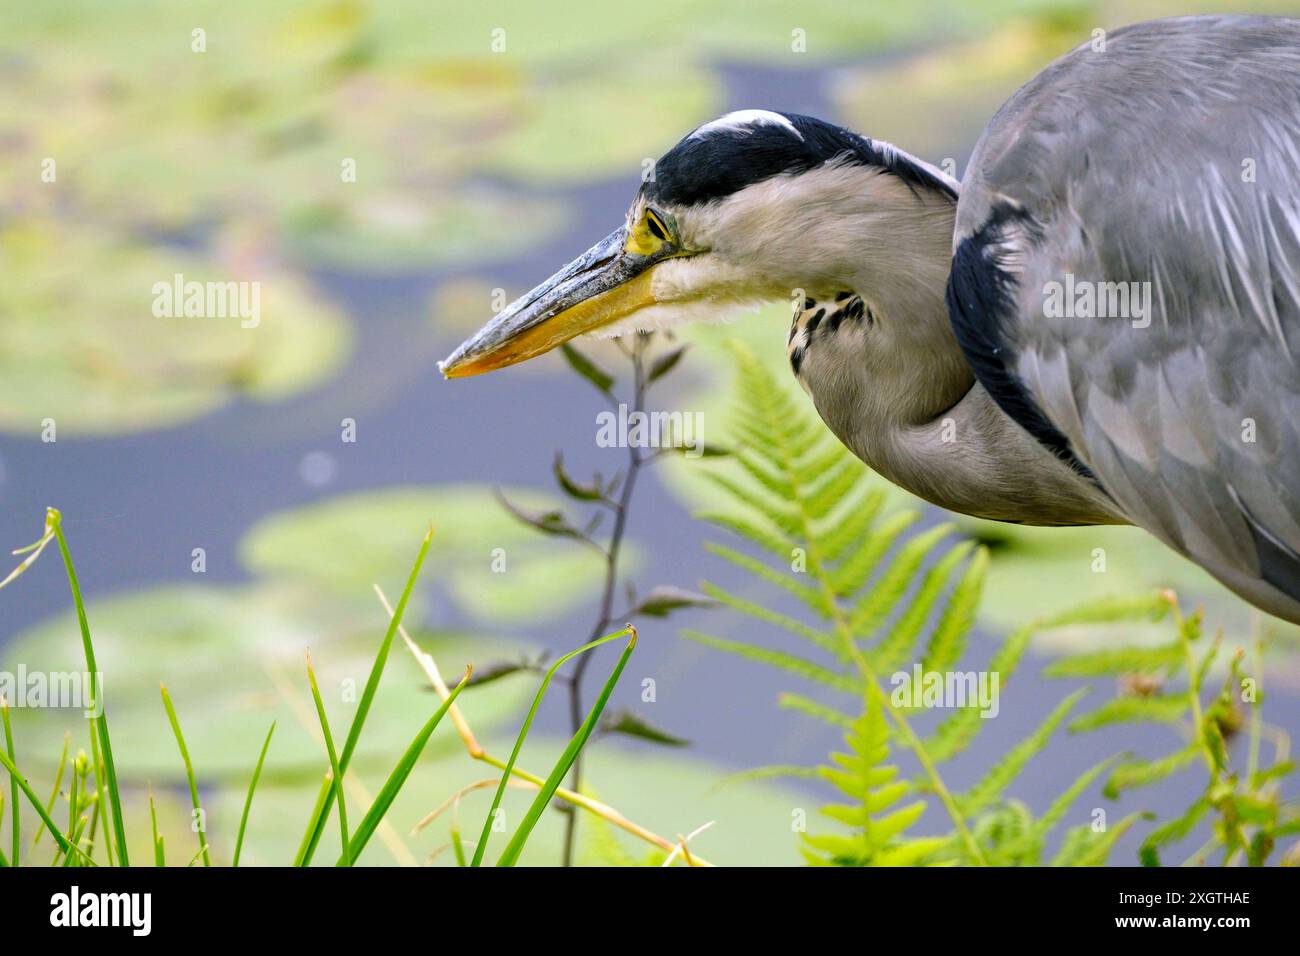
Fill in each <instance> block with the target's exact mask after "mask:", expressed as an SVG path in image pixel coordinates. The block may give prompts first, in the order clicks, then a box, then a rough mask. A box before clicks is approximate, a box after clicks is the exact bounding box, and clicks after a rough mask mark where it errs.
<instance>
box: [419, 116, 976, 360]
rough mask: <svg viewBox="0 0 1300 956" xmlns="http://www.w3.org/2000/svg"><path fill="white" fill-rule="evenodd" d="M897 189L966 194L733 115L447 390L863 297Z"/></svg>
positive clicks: (486, 341) (844, 133) (474, 352)
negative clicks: (584, 341) (857, 280)
mask: <svg viewBox="0 0 1300 956" xmlns="http://www.w3.org/2000/svg"><path fill="white" fill-rule="evenodd" d="M886 180H887V181H888V190H889V191H890V192H891V194H892V193H893V192H897V193H898V194H899V195H903V194H907V193H910V197H909V199H908V201H914V200H915V199H916V197H917V196H918V195H919V193H918V189H920V190H922V191H925V192H930V191H933V192H936V193H938V194H942V195H943V196H944V197H945V199H947V200H953V199H955V196H956V184H955V183H954V182H953V181H952V180H951V179H949V178H948V177H947V176H945V175H944V174H943V173H941V172H939V171H938V170H937V169H935V168H934V167H932V166H929V165H928V164H925V163H923V162H921V161H920V160H917V159H915V158H913V157H911V156H908V155H907V154H905V153H902V152H901V151H898V150H895V149H894V148H893V147H891V146H888V145H886V144H883V143H878V142H876V141H874V140H870V139H867V138H865V137H862V136H859V135H858V134H856V133H853V132H850V131H849V130H846V129H843V128H841V127H838V126H834V125H832V124H830V123H825V122H823V121H821V120H817V119H813V118H811V117H807V116H799V115H795V114H784V113H775V112H769V111H767V110H742V111H739V112H735V113H729V114H727V115H726V116H723V117H721V118H720V119H717V120H714V121H713V122H711V123H706V124H705V125H703V126H701V127H699V128H698V129H696V130H694V131H693V132H692V133H690V134H689V135H688V136H687V137H686V138H685V139H683V140H682V141H681V142H679V143H678V144H677V145H676V146H674V147H673V148H672V149H671V150H669V151H668V152H667V153H665V154H664V155H663V156H662V157H661V158H660V159H659V160H658V161H657V162H656V163H655V164H654V166H653V168H652V170H651V171H650V172H649V173H648V175H647V177H646V180H645V182H644V183H643V184H642V186H641V188H640V189H639V190H638V191H637V194H636V197H635V198H634V199H633V201H632V205H631V207H630V208H629V209H628V213H627V218H626V221H625V222H624V223H623V224H622V225H620V226H619V227H618V228H617V229H615V230H614V231H613V232H611V233H610V234H609V235H608V236H606V237H605V238H603V239H601V240H600V241H599V242H597V243H596V244H595V245H594V246H592V247H591V248H590V249H588V250H587V251H586V252H584V253H583V254H582V255H581V256H579V257H578V258H576V259H574V260H573V261H572V262H570V263H569V264H568V265H566V266H565V267H564V268H562V269H560V270H559V271H558V272H556V273H555V274H554V275H552V276H551V277H550V278H549V279H547V280H545V281H544V282H542V283H541V284H540V285H538V286H537V287H536V288H534V289H533V290H532V291H531V292H528V293H527V294H525V295H523V296H521V297H520V298H519V299H516V300H515V301H514V302H512V303H510V305H508V306H506V308H505V309H504V310H502V311H501V312H500V313H499V314H498V315H497V316H496V317H495V318H494V319H493V320H492V321H490V322H488V323H487V324H486V325H485V326H484V327H483V328H482V329H480V330H479V331H478V332H477V333H475V335H473V336H472V337H471V338H469V339H468V340H466V341H465V342H463V343H462V344H461V345H460V346H459V347H458V348H457V349H456V350H455V351H454V352H453V353H452V354H451V355H450V356H449V357H448V358H447V359H446V360H445V361H443V362H441V363H440V364H439V368H440V369H441V370H442V372H443V374H444V375H445V376H447V377H448V378H460V377H463V376H468V375H477V374H479V373H481V372H488V371H492V370H494V369H498V368H504V367H506V366H508V365H514V364H516V363H518V362H523V361H526V360H527V359H530V358H533V357H535V356H537V355H541V354H542V353H544V352H548V351H550V350H551V349H553V348H556V347H557V346H559V345H561V344H563V343H564V342H567V341H568V340H570V339H572V338H574V337H576V336H579V335H583V334H585V333H593V334H597V335H619V334H622V333H624V332H627V331H630V330H632V329H654V328H661V327H664V326H667V325H673V324H677V323H680V322H684V321H695V320H701V319H708V320H715V321H716V320H719V319H724V318H727V317H729V316H731V315H733V314H734V313H735V312H736V311H738V310H743V309H745V308H748V307H752V306H755V305H760V304H762V303H764V302H769V301H774V300H790V299H792V298H794V297H795V296H796V295H800V296H801V295H802V294H803V292H805V291H807V292H811V291H814V290H816V289H819V288H836V289H843V288H852V287H853V286H852V284H851V283H852V281H853V276H852V275H849V274H846V273H849V272H852V271H853V270H854V269H857V268H858V267H859V266H860V263H861V261H862V260H863V258H864V248H863V244H864V242H865V241H867V240H868V239H869V238H871V237H870V236H868V235H864V233H870V232H871V231H872V228H873V227H872V225H871V223H870V221H871V217H872V215H873V214H879V212H880V210H881V208H882V203H884V199H885V197H884V195H883V193H882V190H881V189H880V188H873V186H872V184H873V183H874V182H876V181H882V182H883V181H886ZM886 204H887V203H886ZM881 238H883V237H881ZM796 290H799V291H798V292H796Z"/></svg>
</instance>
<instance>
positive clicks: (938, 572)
mask: <svg viewBox="0 0 1300 956" xmlns="http://www.w3.org/2000/svg"><path fill="white" fill-rule="evenodd" d="M924 537H925V536H924V535H921V536H920V538H924ZM918 540H919V539H918ZM974 546H975V545H974V542H972V541H962V542H960V543H958V544H956V545H954V546H953V547H951V548H949V549H948V552H947V553H946V554H944V555H943V557H941V558H940V559H939V560H938V561H936V562H935V564H934V565H933V566H932V567H931V568H930V570H929V571H927V572H926V573H925V576H924V577H922V578H921V585H920V587H918V588H917V589H916V593H915V594H913V595H912V599H911V601H910V602H909V603H908V605H907V607H906V608H905V609H904V611H903V613H902V614H900V615H899V617H898V620H897V621H895V622H894V625H893V627H891V628H890V629H889V633H888V634H886V635H885V636H884V637H883V638H881V639H880V640H879V641H878V642H877V644H876V646H875V647H873V648H871V649H870V650H869V651H868V652H867V655H866V657H867V661H868V662H869V663H870V666H871V667H872V669H873V670H875V671H878V672H883V673H888V672H890V671H893V670H896V669H897V668H898V667H899V665H901V664H902V663H904V662H905V661H907V660H908V659H909V658H912V659H915V658H916V657H918V656H919V655H918V654H915V653H914V651H915V645H916V643H917V641H918V639H919V638H920V636H921V629H922V628H923V627H925V622H926V621H928V620H929V619H930V617H931V614H932V613H933V611H934V608H935V605H936V604H937V603H938V602H939V598H940V596H941V595H942V594H943V592H944V590H945V589H946V588H947V586H948V580H949V578H951V577H952V574H953V572H954V571H955V570H956V568H957V565H959V564H960V563H961V562H962V561H964V560H966V556H967V555H968V554H970V551H971V548H973V547H974Z"/></svg>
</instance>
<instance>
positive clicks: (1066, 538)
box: [957, 516, 1300, 683]
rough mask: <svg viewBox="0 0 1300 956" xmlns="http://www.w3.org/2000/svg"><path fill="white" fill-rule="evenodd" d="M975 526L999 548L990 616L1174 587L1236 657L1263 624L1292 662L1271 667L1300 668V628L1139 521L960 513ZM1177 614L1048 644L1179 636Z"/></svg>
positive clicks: (1017, 618) (1026, 614)
mask: <svg viewBox="0 0 1300 956" xmlns="http://www.w3.org/2000/svg"><path fill="white" fill-rule="evenodd" d="M957 521H958V524H959V526H960V527H961V528H962V530H964V531H965V532H966V533H968V534H971V535H972V536H974V537H976V538H978V539H980V540H982V541H984V542H985V543H987V544H988V545H989V546H990V547H991V548H992V551H993V554H992V560H991V561H990V563H989V575H988V579H987V583H986V585H985V589H984V600H983V603H982V604H981V606H980V619H981V621H983V622H984V623H985V625H986V626H989V627H992V628H997V629H1000V630H1009V629H1011V628H1014V627H1018V626H1020V625H1023V624H1025V623H1026V622H1028V621H1031V620H1033V619H1034V618H1036V617H1039V616H1042V615H1045V614H1049V613H1051V612H1054V611H1062V610H1065V609H1067V608H1070V607H1075V606H1077V605H1081V604H1085V603H1087V602H1088V601H1090V600H1094V599H1099V598H1104V597H1123V596H1126V595H1138V594H1142V593H1150V592H1151V591H1155V590H1159V589H1164V588H1169V589H1172V590H1173V591H1174V592H1175V593H1177V595H1178V598H1179V602H1180V604H1181V606H1182V608H1183V610H1184V612H1185V613H1191V612H1192V611H1193V610H1195V609H1197V608H1203V609H1204V611H1205V621H1206V628H1205V629H1206V632H1207V633H1210V634H1214V633H1216V632H1217V631H1219V630H1220V629H1222V631H1223V634H1224V645H1225V647H1226V648H1228V650H1227V651H1226V652H1225V653H1224V655H1223V659H1224V660H1225V661H1226V660H1227V659H1228V658H1229V657H1231V653H1232V651H1233V650H1234V649H1236V648H1238V647H1248V646H1249V644H1250V642H1251V640H1252V635H1253V634H1254V628H1255V627H1256V626H1259V627H1263V628H1265V629H1266V630H1267V632H1268V633H1270V634H1273V635H1276V636H1277V637H1278V638H1279V640H1277V641H1275V642H1274V648H1273V650H1274V651H1275V652H1276V653H1278V654H1280V655H1282V656H1283V657H1284V658H1285V660H1286V663H1287V666H1286V667H1280V668H1279V667H1275V668H1272V669H1271V672H1274V673H1276V674H1277V675H1278V677H1279V679H1286V680H1287V682H1288V683H1293V682H1294V681H1295V679H1296V678H1295V677H1294V676H1289V677H1287V678H1283V677H1282V675H1284V674H1289V675H1300V670H1297V668H1296V666H1295V663H1296V660H1297V656H1296V655H1297V650H1300V628H1297V627H1295V626H1294V625H1290V624H1286V623H1284V622H1282V621H1279V620H1277V619H1275V618H1272V617H1269V616H1268V615H1265V614H1263V613H1261V612H1259V611H1256V610H1255V609H1254V608H1253V607H1251V605H1249V604H1247V603H1246V602H1245V601H1243V600H1242V599H1241V598H1239V597H1237V596H1236V595H1235V594H1233V593H1232V592H1231V591H1229V590H1228V589H1227V588H1225V587H1224V586H1223V585H1221V584H1219V583H1218V582H1217V581H1215V580H1214V578H1212V577H1211V576H1210V575H1209V574H1208V573H1206V572H1205V571H1203V570H1202V569H1201V568H1199V567H1197V566H1196V565H1195V564H1193V563H1192V562H1190V561H1188V560H1186V559H1185V558H1183V557H1181V556H1180V555H1178V554H1176V553H1175V552H1173V551H1171V550H1170V549H1169V548H1166V547H1165V546H1164V545H1163V544H1161V543H1160V542H1159V541H1157V540H1156V539H1155V538H1153V537H1151V535H1149V534H1147V533H1146V532H1145V531H1142V530H1141V529H1139V528H1130V527H1091V528H1089V527H1084V528H1033V527H1025V526H1021V525H1010V524H1005V523H1002V522H996V521H982V520H979V519H976V518H966V517H964V516H959V517H958V518H957ZM1169 633H1170V632H1169V624H1168V623H1167V622H1164V623H1155V624H1150V625H1142V624H1124V625H1115V626H1097V625H1094V626H1090V627H1086V628H1062V629H1060V630H1055V631H1051V632H1048V633H1046V634H1044V635H1042V636H1041V637H1040V638H1039V639H1038V644H1039V646H1040V647H1042V648H1043V649H1045V650H1049V651H1062V652H1074V651H1079V650H1088V649H1095V648H1096V647H1099V646H1105V645H1106V644H1114V643H1116V642H1119V641H1123V642H1142V641H1144V640H1145V641H1158V640H1168V639H1169Z"/></svg>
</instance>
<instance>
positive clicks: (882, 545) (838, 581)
mask: <svg viewBox="0 0 1300 956" xmlns="http://www.w3.org/2000/svg"><path fill="white" fill-rule="evenodd" d="M919 517H921V516H920V514H918V513H917V512H915V511H899V512H897V513H895V514H892V515H890V516H889V517H887V518H886V519H885V520H884V521H882V522H881V524H880V527H878V528H874V529H872V531H871V533H870V534H867V535H864V536H863V537H862V538H861V540H860V541H859V543H858V546H857V547H856V548H855V549H854V550H853V551H852V553H850V554H849V555H848V556H847V557H846V558H845V559H844V560H843V561H842V562H841V563H840V565H839V567H837V568H836V569H835V570H834V571H832V572H831V589H832V590H833V591H834V592H835V593H836V595H838V596H839V597H848V596H849V595H851V594H853V593H854V592H856V591H857V590H858V588H860V587H862V585H863V584H864V583H865V582H866V581H867V580H868V579H869V578H870V577H871V574H872V572H873V571H875V569H876V566H877V565H878V564H879V563H880V559H881V558H883V557H884V556H885V554H886V553H887V552H888V551H889V549H890V548H892V547H893V546H894V542H895V541H897V540H898V536H899V535H900V534H902V533H903V532H904V531H906V530H907V528H908V527H909V526H911V525H912V524H913V523H914V522H915V521H916V520H917V519H918V518H919Z"/></svg>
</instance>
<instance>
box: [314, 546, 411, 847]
mask: <svg viewBox="0 0 1300 956" xmlns="http://www.w3.org/2000/svg"><path fill="white" fill-rule="evenodd" d="M432 541H433V529H432V528H430V529H429V530H428V531H426V532H425V535H424V540H423V541H421V542H420V550H419V551H418V552H417V553H416V555H415V564H414V565H412V566H411V573H410V575H408V576H407V579H406V586H405V587H404V588H402V596H401V598H399V599H398V602H397V610H396V611H394V612H393V615H392V617H391V618H390V619H389V622H388V630H387V631H386V632H385V633H384V639H383V641H382V642H381V643H380V645H379V653H378V654H376V655H375V663H374V664H373V665H372V666H371V668H370V676H369V677H368V678H366V686H365V690H363V691H362V693H361V701H360V703H358V704H357V712H356V715H355V716H354V717H353V718H352V726H351V727H349V728H348V736H347V739H346V740H345V741H344V743H343V755H342V757H341V759H340V760H339V768H340V769H341V770H343V771H345V772H346V771H347V769H348V764H349V763H350V762H351V760H352V752H353V751H354V750H355V749H356V746H357V740H358V738H359V737H360V736H361V728H362V727H363V726H364V725H365V722H366V716H367V715H368V714H369V713H370V704H371V702H372V701H373V700H374V698H375V691H376V690H378V688H379V678H380V677H381V676H383V673H384V666H385V665H386V664H387V663H388V652H389V651H390V650H391V649H392V646H393V638H394V637H395V636H396V635H397V628H398V626H399V625H400V624H401V623H402V615H403V614H405V613H406V605H407V603H408V602H409V601H410V599H411V592H412V591H414V590H415V581H416V578H418V577H419V576H420V567H421V565H423V564H424V557H425V555H427V554H428V553H429V544H430V542H432ZM334 792H335V788H334V787H332V786H331V785H330V784H329V783H328V782H326V783H324V784H322V785H321V793H320V796H319V797H318V798H317V801H316V806H317V809H316V811H315V813H314V815H313V816H312V819H311V822H310V823H308V825H307V832H306V833H305V834H304V835H303V838H302V844H301V845H300V846H299V847H298V855H297V857H296V858H295V859H294V865H295V866H306V865H307V864H309V863H310V862H311V858H312V856H313V854H315V852H316V844H318V843H319V842H320V835H321V832H322V831H323V830H324V829H325V820H326V819H327V818H328V817H329V812H330V807H331V806H332V804H333V802H334ZM340 792H341V791H340Z"/></svg>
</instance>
